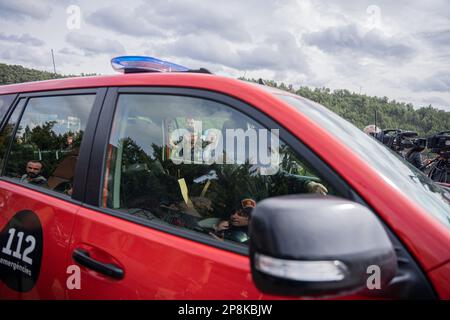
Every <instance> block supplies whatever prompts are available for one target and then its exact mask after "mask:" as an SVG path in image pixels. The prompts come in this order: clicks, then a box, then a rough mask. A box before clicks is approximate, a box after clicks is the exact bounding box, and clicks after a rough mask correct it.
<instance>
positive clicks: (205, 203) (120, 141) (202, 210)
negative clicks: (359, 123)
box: [103, 94, 338, 245]
mask: <svg viewBox="0 0 450 320" xmlns="http://www.w3.org/2000/svg"><path fill="white" fill-rule="evenodd" d="M105 167H106V169H105V170H106V172H105V182H104V190H103V206H105V207H108V208H113V209H116V210H120V211H122V212H125V213H128V214H130V215H133V216H136V217H141V218H143V219H149V220H153V221H158V222H161V223H164V224H171V225H173V226H176V227H178V228H184V229H190V230H194V231H197V232H202V233H204V234H207V235H208V236H211V237H213V238H215V239H217V240H218V241H234V242H238V243H242V244H244V245H245V244H246V243H247V241H248V222H249V219H251V212H252V210H253V208H254V207H255V206H256V205H257V203H258V202H259V201H261V200H262V199H264V198H267V197H273V196H278V195H285V194H293V193H306V192H319V193H323V194H335V195H337V194H338V192H337V191H336V190H333V189H332V188H331V187H330V185H329V184H328V183H327V181H326V180H325V179H323V177H321V176H319V174H317V172H315V171H314V170H313V169H312V168H311V167H310V166H309V165H308V164H307V163H305V162H304V161H303V160H302V159H301V158H300V157H298V155H297V154H295V152H294V151H293V150H292V149H291V148H290V147H289V146H287V145H286V144H285V143H283V142H282V141H280V140H279V137H278V132H277V130H267V129H265V128H264V127H262V126H261V125H260V124H259V123H257V122H255V121H253V120H252V119H250V118H249V117H247V116H246V115H244V114H242V113H240V112H238V111H236V110H234V109H232V108H231V107H229V106H226V105H222V104H220V103H217V102H214V101H210V100H204V99H199V98H192V97H183V96H169V95H146V94H122V95H120V96H119V100H118V104H117V110H116V114H115V118H114V123H113V128H112V132H111V136H110V142H109V146H108V152H107V158H106V166H105Z"/></svg>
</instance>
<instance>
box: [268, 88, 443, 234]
mask: <svg viewBox="0 0 450 320" xmlns="http://www.w3.org/2000/svg"><path fill="white" fill-rule="evenodd" d="M276 96H277V97H279V98H280V99H282V100H284V101H285V102H287V103H289V104H290V105H292V106H293V107H295V108H296V109H297V110H299V112H301V113H303V114H305V115H307V116H308V117H309V118H311V119H313V120H314V121H315V122H316V123H317V124H318V125H320V126H321V127H322V128H324V129H325V130H327V131H329V132H332V133H333V135H334V136H336V137H337V138H339V139H340V141H342V142H343V143H345V144H346V145H347V146H348V147H349V148H350V149H352V150H353V151H354V152H356V153H357V154H358V155H359V156H360V157H361V158H362V159H364V161H366V162H367V163H369V164H370V165H371V166H372V167H374V168H375V169H376V170H377V171H378V172H379V173H380V174H381V175H383V178H384V179H385V180H386V181H387V182H389V184H390V185H392V186H394V187H395V188H397V189H398V190H399V191H401V192H403V193H404V194H405V195H406V196H408V197H409V198H410V199H411V200H412V201H414V202H415V203H417V204H418V205H419V206H421V207H422V208H424V209H425V211H426V212H428V213H430V214H431V215H433V216H434V217H436V218H437V219H438V220H439V221H441V222H442V223H443V224H445V225H446V226H447V227H450V193H449V192H448V191H446V190H445V189H444V188H441V187H439V186H438V185H437V184H435V183H433V181H432V180H431V179H430V178H428V177H427V176H426V175H424V174H423V173H422V172H421V171H420V170H418V169H417V168H415V167H414V166H413V165H411V164H409V163H408V162H407V161H404V160H403V159H401V157H400V156H399V155H398V154H397V153H395V152H394V151H392V150H391V149H389V148H386V147H385V146H384V145H382V144H381V143H380V142H378V141H377V140H376V139H373V138H371V137H370V136H368V135H367V134H365V133H363V132H362V131H361V130H359V129H358V128H357V127H356V126H354V125H353V124H351V123H350V122H348V121H346V120H344V119H343V118H341V117H339V116H338V115H337V114H335V113H333V112H332V111H330V110H329V109H327V108H325V107H324V106H322V105H320V104H317V103H314V102H312V101H310V100H307V99H305V98H302V97H299V96H293V95H289V94H286V93H283V92H281V91H280V92H279V93H277V94H276Z"/></svg>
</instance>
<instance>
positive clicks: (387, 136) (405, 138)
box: [374, 129, 426, 152]
mask: <svg viewBox="0 0 450 320" xmlns="http://www.w3.org/2000/svg"><path fill="white" fill-rule="evenodd" d="M374 137H375V139H377V140H379V141H381V142H382V143H383V144H385V145H386V146H388V147H389V148H391V149H392V150H394V151H397V152H400V151H402V150H404V149H408V148H412V147H418V148H425V146H426V139H423V138H415V139H411V138H414V137H417V132H414V131H406V130H400V129H385V130H383V131H381V132H378V133H375V134H374Z"/></svg>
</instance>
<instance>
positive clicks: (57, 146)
mask: <svg viewBox="0 0 450 320" xmlns="http://www.w3.org/2000/svg"><path fill="white" fill-rule="evenodd" d="M94 98H95V95H93V94H92V95H69V96H53V97H37V98H30V99H29V101H28V103H27V105H26V107H25V111H24V113H23V115H22V118H21V120H20V123H19V127H18V129H17V132H16V135H15V136H14V139H13V141H12V145H11V152H10V154H9V155H8V160H7V163H6V170H5V175H6V176H8V177H11V178H16V179H17V180H18V181H20V182H23V183H31V184H34V185H38V186H41V187H45V188H49V189H52V190H54V191H58V192H61V193H64V194H66V195H72V191H73V190H72V185H73V178H74V174H75V167H76V163H77V160H78V153H79V149H80V145H81V140H82V138H83V132H84V129H85V126H86V123H87V120H88V117H89V113H90V111H91V108H92V105H93V103H94Z"/></svg>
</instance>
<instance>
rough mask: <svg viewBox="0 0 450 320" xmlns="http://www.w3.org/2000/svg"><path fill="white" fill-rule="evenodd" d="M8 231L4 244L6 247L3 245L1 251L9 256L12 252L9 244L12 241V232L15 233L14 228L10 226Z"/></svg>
mask: <svg viewBox="0 0 450 320" xmlns="http://www.w3.org/2000/svg"><path fill="white" fill-rule="evenodd" d="M8 232H9V239H8V243H7V244H6V247H4V248H3V249H2V252H3V253H4V254H7V255H9V256H10V255H11V253H12V251H11V245H12V241H13V238H14V234H15V233H16V229H14V228H11V229H9V230H8Z"/></svg>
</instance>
